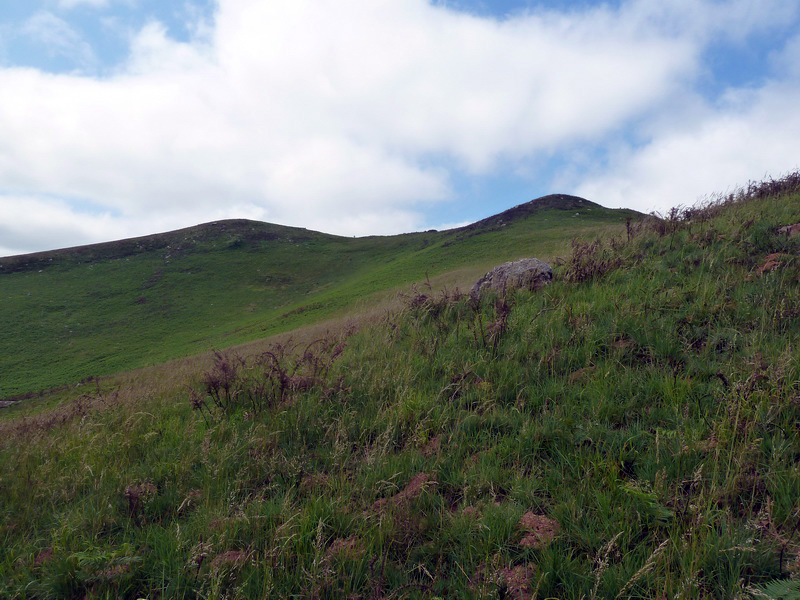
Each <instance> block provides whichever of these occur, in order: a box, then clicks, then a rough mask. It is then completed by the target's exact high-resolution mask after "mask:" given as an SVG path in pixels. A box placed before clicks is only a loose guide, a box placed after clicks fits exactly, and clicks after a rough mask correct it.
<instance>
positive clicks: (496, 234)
mask: <svg viewBox="0 0 800 600" xmlns="http://www.w3.org/2000/svg"><path fill="white" fill-rule="evenodd" d="M632 216H633V217H635V216H637V215H636V213H633V212H632V211H625V210H608V209H604V208H602V207H600V206H598V205H596V204H594V203H591V202H588V201H585V200H581V199H578V198H574V197H570V196H550V197H546V198H543V199H540V200H537V201H533V202H531V203H528V204H526V205H522V206H520V207H516V208H515V209H512V210H510V211H507V212H506V213H503V214H501V215H497V216H495V217H492V218H490V219H487V220H485V221H482V222H481V223H477V224H475V225H472V226H469V227H467V228H462V229H457V230H452V231H447V232H428V233H415V234H407V235H398V236H391V237H367V238H345V237H338V236H332V235H326V234H321V233H316V232H311V231H307V230H304V229H297V228H290V227H281V226H278V225H270V224H267V223H258V222H253V221H221V222H219V223H211V224H207V225H201V226H198V227H192V228H189V229H185V230H181V231H176V232H172V233H167V234H159V235H154V236H149V237H146V238H137V239H132V240H124V241H121V242H114V243H108V244H97V245H93V246H84V247H80V248H72V249H67V250H61V251H55V252H44V253H39V254H32V255H25V256H19V257H9V258H0V302H2V304H0V306H2V309H1V310H0V329H2V331H3V336H0V374H2V376H0V399H2V398H3V397H9V396H14V395H19V394H25V393H29V392H33V391H37V390H42V389H45V388H50V387H53V386H58V385H63V384H71V383H74V382H77V381H79V380H82V379H86V378H89V377H95V376H102V375H107V374H110V373H114V372H117V371H120V370H123V369H131V368H136V367H140V366H143V365H147V364H157V363H160V362H163V361H165V360H168V359H172V358H176V357H179V356H186V355H188V354H192V353H196V352H201V351H205V350H208V349H209V348H211V347H229V346H232V345H234V344H237V343H241V342H244V341H247V340H252V339H257V338H263V337H265V336H267V335H271V334H274V333H278V332H280V331H288V330H291V329H294V328H296V327H298V326H300V325H303V324H307V323H311V322H315V321H318V320H320V319H323V318H326V317H330V316H331V315H334V314H337V313H338V312H341V311H342V310H344V309H348V308H352V307H353V306H354V305H356V304H361V305H364V304H368V303H369V302H370V301H374V300H375V295H376V294H379V293H381V292H383V293H386V292H388V291H389V290H392V289H396V288H397V287H398V286H402V285H404V284H408V283H411V282H414V281H420V280H424V279H425V277H426V274H427V275H429V276H435V275H437V274H441V273H445V272H449V271H453V270H454V269H459V268H464V267H467V268H468V274H469V275H471V276H474V277H475V278H477V276H478V274H479V271H481V270H485V269H486V268H488V267H489V266H491V265H493V264H495V263H497V262H500V261H503V260H510V259H512V258H518V257H520V256H526V255H531V254H533V255H537V256H551V255H554V254H557V253H561V252H566V249H567V247H568V244H569V240H570V239H572V237H574V236H575V235H581V234H584V235H585V234H586V233H587V232H588V231H591V230H595V229H598V228H604V227H608V226H617V227H618V226H619V225H620V223H624V221H625V220H626V219H627V218H630V217H632Z"/></svg>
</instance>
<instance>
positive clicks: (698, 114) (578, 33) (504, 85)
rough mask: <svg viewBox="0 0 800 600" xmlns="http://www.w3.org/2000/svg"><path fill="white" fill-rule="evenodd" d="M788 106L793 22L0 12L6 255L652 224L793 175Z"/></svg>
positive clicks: (771, 3) (641, 7) (346, 7)
mask: <svg viewBox="0 0 800 600" xmlns="http://www.w3.org/2000/svg"><path fill="white" fill-rule="evenodd" d="M798 107H800V0H616V1H609V2H602V3H601V2H590V1H587V0H494V1H489V0H175V1H172V2H165V1H163V0H0V256H7V255H13V254H22V253H27V252H35V251H40V250H47V249H54V248H63V247H68V246H75V245H82V244H87V243H94V242H100V241H109V240H115V239H121V238H125V237H132V236H138V235H146V234H149V233H156V232H161V231H168V230H172V229H177V228H180V227H188V226H191V225H196V224H199V223H205V222H210V221H215V220H219V219H225V218H248V219H257V220H262V221H269V222H272V223H279V224H284V225H292V226H298V227H306V228H309V229H314V230H318V231H325V232H329V233H335V234H340V235H348V236H353V235H358V236H361V235H373V234H381V235H383V234H394V233H401V232H407V231H417V230H424V229H431V228H435V229H444V228H447V227H451V226H457V225H460V224H464V223H468V222H473V221H476V220H479V219H481V218H484V217H486V216H489V215H492V214H495V213H498V212H501V211H502V210H505V209H508V208H510V207H512V206H515V205H517V204H521V203H523V202H527V201H528V200H531V199H533V198H536V197H539V196H542V195H546V194H550V193H568V194H575V195H578V196H582V197H584V198H587V199H589V200H592V201H594V202H597V203H599V204H602V205H603V206H607V207H612V208H615V207H628V208H634V209H636V210H640V211H642V212H651V211H659V212H665V211H667V210H668V209H669V208H670V207H672V206H676V205H684V206H687V205H691V204H693V203H695V202H697V201H701V200H702V199H704V198H707V197H708V196H709V195H711V194H714V193H724V192H726V191H731V190H732V189H734V188H735V187H737V186H739V185H743V184H746V183H747V182H748V181H751V180H760V179H762V178H765V177H770V176H772V177H779V176H781V175H783V174H786V173H788V172H790V171H794V170H796V169H797V168H798V166H800V110H798Z"/></svg>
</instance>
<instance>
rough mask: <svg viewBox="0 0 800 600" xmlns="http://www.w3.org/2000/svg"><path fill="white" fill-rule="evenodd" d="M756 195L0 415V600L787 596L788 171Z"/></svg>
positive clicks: (791, 292)
mask: <svg viewBox="0 0 800 600" xmlns="http://www.w3.org/2000/svg"><path fill="white" fill-rule="evenodd" d="M794 183H795V184H797V183H800V177H797V176H796V177H795V178H794ZM771 189H772V188H771V187H769V186H766V187H764V188H755V189H751V190H750V191H749V192H748V193H746V194H744V193H743V194H742V195H741V196H739V197H738V201H737V202H733V203H728V204H726V205H721V206H715V207H711V208H708V209H705V210H699V211H690V212H686V213H683V214H679V215H677V216H676V218H673V219H669V220H666V221H658V220H651V221H648V222H643V223H642V224H641V225H639V226H636V227H634V228H633V230H632V231H631V232H630V233H631V239H630V240H629V241H628V240H627V239H622V238H621V237H617V238H615V239H606V240H605V241H603V242H602V243H576V244H575V245H574V246H573V248H572V252H571V255H570V256H569V258H568V259H567V261H566V262H565V264H563V265H561V266H559V267H557V268H556V269H555V279H554V282H553V283H552V284H551V285H549V286H547V287H546V288H544V289H542V290H540V291H539V292H536V293H531V292H517V293H511V294H509V295H508V296H507V297H505V298H498V297H492V296H487V297H484V298H483V300H482V301H481V302H480V303H472V302H470V301H469V300H468V299H467V298H464V297H462V296H458V295H454V294H452V293H451V294H447V295H443V294H432V295H431V294H429V293H425V294H418V295H416V296H414V297H411V298H409V299H408V301H407V304H406V306H405V307H404V308H402V309H401V310H399V311H397V312H395V313H393V314H390V315H387V317H386V319H385V320H384V322H383V323H380V324H377V325H372V326H370V327H369V328H368V330H364V331H361V332H356V333H354V334H343V335H348V337H346V338H343V337H330V338H325V339H320V340H317V341H315V342H314V343H311V344H309V345H307V346H301V347H298V348H294V349H292V348H291V347H287V346H275V347H272V348H271V349H270V350H269V351H267V352H264V353H262V354H260V355H258V356H255V357H252V358H249V359H247V360H244V359H240V358H238V357H236V356H235V355H234V354H227V355H226V354H220V355H218V356H217V359H216V362H215V364H214V366H213V367H212V368H211V369H209V370H208V371H207V372H204V373H197V374H196V376H195V379H194V385H193V389H192V390H189V389H186V388H185V387H184V388H182V389H180V390H177V391H171V392H170V393H167V394H162V395H154V394H152V393H150V391H149V390H148V389H147V382H146V381H145V380H144V375H142V378H141V379H136V380H134V381H133V384H132V385H133V387H132V388H131V389H130V390H127V391H126V393H125V394H120V395H119V396H117V395H115V394H112V393H111V391H110V390H103V389H99V390H98V392H97V394H96V395H94V396H82V397H80V398H76V399H75V400H73V401H71V402H68V403H66V404H63V405H62V406H60V407H58V408H57V409H55V410H52V411H50V412H48V413H42V414H39V415H36V416H34V417H29V418H17V419H14V420H6V421H4V422H0V507H2V508H1V510H0V532H2V535H3V538H2V539H3V544H2V545H0V597H8V598H131V599H135V598H143V597H148V598H155V597H159V598H187V599H188V598H211V599H221V598H325V599H338V598H353V599H356V598H359V599H372V598H409V599H430V600H434V599H438V598H471V599H499V598H511V599H515V600H516V599H523V598H526V599H527V598H541V599H544V598H565V599H566V598H587V599H597V598H625V599H634V598H702V599H705V598H714V599H719V600H728V599H730V598H788V597H793V596H792V595H796V594H797V593H798V591H800V579H798V575H799V573H800V538H798V534H797V532H798V530H800V513H799V512H798V505H797V500H798V498H800V469H798V458H799V457H800V432H799V431H798V423H800V353H798V352H797V348H798V347H800V308H798V307H800V236H795V237H790V236H788V235H786V234H782V233H780V232H779V229H780V228H781V227H782V226H786V225H791V224H794V223H798V222H800V186H798V185H793V186H792V187H791V188H790V189H788V190H783V191H781V188H779V189H778V191H779V192H780V193H771V191H770V190H771ZM762 192H764V193H762ZM464 233H465V232H464V231H462V232H461V234H464ZM137 386H138V387H137ZM139 388H141V389H139ZM137 390H139V393H137ZM122 391H124V390H122Z"/></svg>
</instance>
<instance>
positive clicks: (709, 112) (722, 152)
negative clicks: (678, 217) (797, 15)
mask: <svg viewBox="0 0 800 600" xmlns="http://www.w3.org/2000/svg"><path fill="white" fill-rule="evenodd" d="M799 60H800V36H797V37H796V38H795V39H794V40H792V41H790V42H789V44H787V46H786V48H785V49H784V51H783V52H781V53H780V54H779V55H777V56H776V57H775V60H774V62H775V65H776V67H777V70H776V73H775V76H774V78H773V79H772V80H770V81H768V82H767V83H766V84H765V85H764V86H762V87H761V88H758V89H750V90H738V89H731V90H729V91H728V93H727V94H725V95H724V96H723V98H722V99H721V100H720V101H719V102H718V103H717V104H714V105H705V106H703V107H701V108H699V109H697V110H696V112H694V113H693V114H688V113H686V112H684V113H682V114H683V115H684V116H685V119H684V120H683V122H679V121H677V120H676V119H664V120H662V121H661V122H660V123H657V124H656V125H655V126H654V127H653V129H652V131H651V132H650V136H651V137H650V139H649V141H648V142H647V143H645V144H643V145H642V146H641V147H621V148H619V150H618V152H617V154H616V156H615V157H614V159H613V160H612V161H611V164H610V165H609V166H608V168H607V169H606V170H605V171H604V172H603V173H596V174H594V175H593V176H589V177H586V178H585V179H584V181H582V182H581V183H580V184H579V185H577V186H576V187H575V189H574V193H576V194H578V195H582V196H585V197H587V198H592V199H593V200H596V201H597V202H600V203H602V204H604V205H606V206H626V207H631V208H636V209H638V210H642V211H647V212H649V211H652V210H657V211H659V212H665V211H666V210H668V209H669V208H671V207H673V206H677V205H684V206H686V205H691V204H693V203H694V202H696V201H700V200H703V199H704V198H705V197H707V196H710V195H713V194H716V193H725V192H730V191H733V189H732V188H734V187H737V186H741V185H745V184H747V182H748V181H751V180H760V179H763V178H765V177H778V176H781V175H783V174H786V173H788V172H790V171H794V170H796V169H797V168H798V167H800V142H799V141H798V136H797V132H798V131H800V113H798V111H797V107H798V106H800V78H797V76H796V74H797V71H796V69H797V64H798V61H799ZM793 69H794V72H793V71H792V70H793Z"/></svg>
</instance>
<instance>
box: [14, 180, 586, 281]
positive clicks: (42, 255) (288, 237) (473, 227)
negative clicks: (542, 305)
mask: <svg viewBox="0 0 800 600" xmlns="http://www.w3.org/2000/svg"><path fill="white" fill-rule="evenodd" d="M589 207H599V208H602V207H601V206H600V205H599V204H596V203H594V202H590V201H589V200H586V199H585V198H579V197H578V196H570V195H568V194H550V195H547V196H542V197H541V198H536V199H535V200H531V201H529V202H525V203H524V204H519V205H517V206H514V207H512V208H509V209H508V210H505V211H503V212H501V213H498V214H496V215H492V216H490V217H487V218H485V219H481V220H480V221H476V222H475V223H471V224H470V225H465V226H462V227H457V228H455V229H448V230H445V231H442V232H441V234H443V235H446V236H447V235H451V234H455V236H456V237H457V238H460V237H463V235H464V234H466V235H467V236H468V237H471V236H472V235H477V234H478V233H481V232H484V231H493V230H496V229H497V228H499V227H503V226H505V225H507V224H508V223H510V222H512V221H517V220H521V219H525V218H527V217H529V216H531V215H533V214H535V213H537V212H540V211H542V210H580V209H582V208H589ZM417 233H422V232H417ZM225 234H229V235H231V242H232V243H235V242H236V240H237V239H239V240H243V241H266V240H274V241H287V242H298V241H307V240H310V239H314V238H317V239H319V238H334V237H342V236H336V235H333V234H327V233H321V232H317V231H312V230H309V229H305V228H300V227H291V226H288V225H276V224H273V223H266V222H262V221H252V220H248V219H223V220H219V221H212V222H209V223H203V224H200V225H193V226H191V227H184V228H181V229H176V230H173V231H167V232H163V233H154V234H149V235H145V236H138V237H132V238H125V239H122V240H115V241H108V242H98V243H94V244H86V245H83V246H72V247H68V248H62V249H56V250H44V251H41V252H33V253H29V254H18V255H15V256H6V257H0V275H2V274H4V273H15V272H20V271H32V270H36V269H43V268H45V267H48V266H51V265H52V264H54V262H55V261H56V260H64V259H66V260H77V261H80V262H92V261H96V260H118V259H121V258H126V257H129V256H134V255H137V254H141V253H143V252H150V251H154V250H170V251H171V252H180V251H182V250H185V249H186V248H187V246H193V245H194V246H197V245H202V243H203V242H204V241H209V240H215V239H219V238H220V237H221V236H222V235H225ZM400 235H409V234H400ZM366 237H392V236H366Z"/></svg>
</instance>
